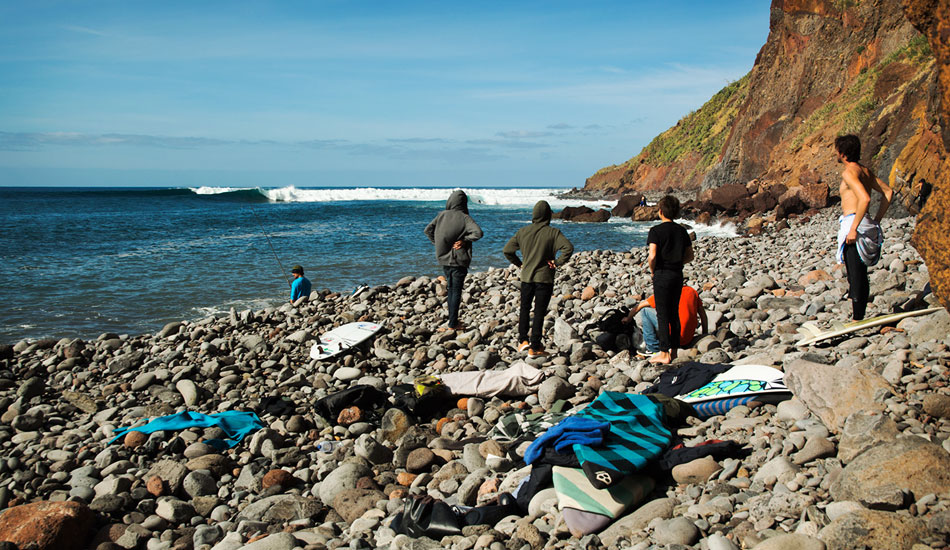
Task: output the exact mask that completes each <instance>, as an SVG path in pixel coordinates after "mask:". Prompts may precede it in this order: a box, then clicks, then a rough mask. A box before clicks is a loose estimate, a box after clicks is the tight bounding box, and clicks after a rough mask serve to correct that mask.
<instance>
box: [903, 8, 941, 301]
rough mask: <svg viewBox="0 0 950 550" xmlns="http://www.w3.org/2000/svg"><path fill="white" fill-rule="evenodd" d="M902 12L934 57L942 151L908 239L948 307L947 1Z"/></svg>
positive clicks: (936, 292) (935, 290)
mask: <svg viewBox="0 0 950 550" xmlns="http://www.w3.org/2000/svg"><path fill="white" fill-rule="evenodd" d="M904 12H905V13H906V14H907V17H908V19H910V20H911V21H912V22H913V23H914V25H915V26H916V27H917V28H918V29H920V31H921V32H923V33H924V35H925V36H926V37H927V39H928V42H929V44H930V47H931V49H932V50H933V52H934V55H935V56H936V59H937V67H938V82H939V84H940V105H939V108H938V114H939V116H940V120H941V125H942V130H943V131H942V136H943V140H942V141H943V151H944V154H943V155H942V156H939V155H938V162H939V163H940V164H941V165H942V166H943V170H942V171H940V173H938V174H937V175H936V177H935V178H934V180H933V187H934V191H933V194H932V196H931V197H930V200H928V201H927V205H926V207H924V209H923V211H922V212H921V213H920V216H919V217H918V218H917V226H916V228H915V229H914V237H913V240H912V242H913V245H914V247H915V248H916V249H917V250H918V251H919V252H920V255H921V256H923V257H924V260H925V261H926V262H927V268H928V270H929V272H930V282H931V284H932V285H933V288H934V293H935V294H936V295H937V297H938V298H939V299H940V302H941V303H942V304H943V306H944V307H946V308H948V309H950V170H948V169H947V164H948V162H947V155H946V154H945V153H946V151H950V3H948V2H947V1H946V0H904ZM934 149H939V147H936V146H935V147H934Z"/></svg>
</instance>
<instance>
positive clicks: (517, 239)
mask: <svg viewBox="0 0 950 550" xmlns="http://www.w3.org/2000/svg"><path fill="white" fill-rule="evenodd" d="M531 222H532V223H531V225H526V226H524V227H522V228H521V229H519V230H518V232H517V233H515V236H514V237H512V238H511V240H510V241H508V244H506V245H505V248H504V249H503V250H502V252H504V254H505V257H506V258H508V261H509V262H511V263H513V264H515V265H516V266H518V267H520V268H521V280H522V282H525V283H553V282H554V270H553V269H551V268H550V267H548V261H549V260H553V261H554V264H555V265H556V266H558V267H561V266H562V265H564V264H566V263H567V260H568V259H570V257H571V254H573V253H574V245H572V244H571V241H569V240H567V237H565V236H564V234H563V233H561V231H560V230H558V229H557V228H554V227H551V206H550V205H548V203H547V201H538V203H537V204H535V205H534V211H533V212H532V215H531ZM519 250H520V251H521V257H522V258H524V259H523V260H522V259H520V258H518V255H517V254H516V252H518V251H519Z"/></svg>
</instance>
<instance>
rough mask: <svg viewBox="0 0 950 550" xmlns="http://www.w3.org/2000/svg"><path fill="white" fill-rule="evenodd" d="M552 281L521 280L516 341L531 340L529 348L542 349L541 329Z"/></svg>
mask: <svg viewBox="0 0 950 550" xmlns="http://www.w3.org/2000/svg"><path fill="white" fill-rule="evenodd" d="M553 294H554V283H526V282H524V281H521V317H520V318H519V319H518V341H519V342H525V341H530V342H531V349H533V350H534V351H542V350H544V347H543V346H542V345H541V329H543V328H544V314H545V313H547V311H548V304H549V303H550V302H551V295H553ZM532 301H533V302H534V323H531V339H530V340H528V325H529V323H530V321H531V302H532Z"/></svg>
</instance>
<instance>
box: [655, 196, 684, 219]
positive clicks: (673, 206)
mask: <svg viewBox="0 0 950 550" xmlns="http://www.w3.org/2000/svg"><path fill="white" fill-rule="evenodd" d="M659 205H660V214H663V216H664V217H666V218H669V219H671V220H675V219H676V218H678V217H679V215H680V201H679V199H677V198H676V197H674V196H673V195H666V196H665V197H663V198H662V199H660V202H659Z"/></svg>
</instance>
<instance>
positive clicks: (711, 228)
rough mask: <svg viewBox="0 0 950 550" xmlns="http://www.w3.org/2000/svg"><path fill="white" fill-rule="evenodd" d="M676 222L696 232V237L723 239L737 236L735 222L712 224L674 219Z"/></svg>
mask: <svg viewBox="0 0 950 550" xmlns="http://www.w3.org/2000/svg"><path fill="white" fill-rule="evenodd" d="M676 221H677V222H678V223H681V224H683V225H685V226H687V227H689V228H691V229H692V230H693V231H695V232H696V236H697V237H720V238H724V239H729V238H732V237H737V236H739V232H738V231H736V226H735V224H732V223H728V222H727V223H722V222H719V223H717V224H713V225H704V224H701V223H696V222H694V221H688V220H676Z"/></svg>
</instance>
